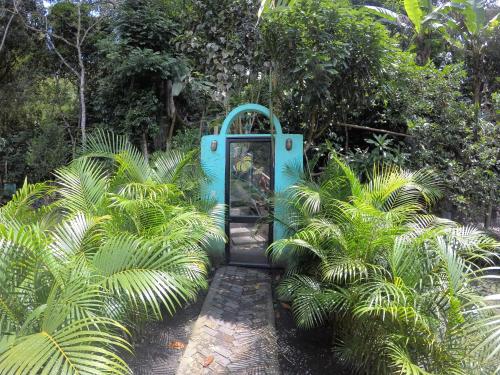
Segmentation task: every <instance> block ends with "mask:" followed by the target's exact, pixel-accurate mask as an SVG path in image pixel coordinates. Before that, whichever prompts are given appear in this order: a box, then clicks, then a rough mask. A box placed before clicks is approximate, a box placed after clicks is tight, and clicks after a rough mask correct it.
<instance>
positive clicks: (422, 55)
mask: <svg viewBox="0 0 500 375" xmlns="http://www.w3.org/2000/svg"><path fill="white" fill-rule="evenodd" d="M415 44H416V46H417V56H416V58H415V62H416V63H417V65H420V66H424V65H425V64H427V62H428V61H429V59H430V57H431V45H430V43H429V39H428V37H427V35H417V37H416V41H415Z"/></svg>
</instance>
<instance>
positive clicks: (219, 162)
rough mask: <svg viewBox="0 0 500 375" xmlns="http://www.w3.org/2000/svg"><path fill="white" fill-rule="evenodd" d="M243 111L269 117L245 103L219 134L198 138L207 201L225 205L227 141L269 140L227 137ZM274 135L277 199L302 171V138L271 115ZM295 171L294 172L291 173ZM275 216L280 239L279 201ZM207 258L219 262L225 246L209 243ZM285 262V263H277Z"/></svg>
mask: <svg viewBox="0 0 500 375" xmlns="http://www.w3.org/2000/svg"><path fill="white" fill-rule="evenodd" d="M246 112H258V113H260V114H262V115H264V116H266V117H267V118H270V111H269V109H267V108H266V107H264V106H262V105H259V104H244V105H241V106H239V107H237V108H235V109H233V110H232V111H231V112H230V113H229V114H228V116H227V117H226V119H225V120H224V122H223V124H222V128H221V133H220V134H219V135H206V136H204V137H202V139H201V165H202V167H203V170H204V171H205V173H206V174H207V175H208V177H209V182H208V183H207V184H205V186H203V191H202V192H203V195H204V196H205V197H207V198H210V199H215V200H216V201H217V203H219V204H226V202H225V201H224V200H225V183H226V181H225V178H226V176H225V169H226V139H227V138H231V137H233V136H234V137H238V138H242V137H271V135H269V134H231V135H228V134H227V133H228V132H229V129H230V127H231V124H232V123H233V122H234V120H236V118H238V116H239V115H241V114H242V113H246ZM273 125H274V128H275V134H274V135H273V141H274V150H275V153H274V167H275V171H274V190H275V193H276V195H277V196H279V195H280V194H283V193H284V192H285V190H286V189H287V188H288V187H289V186H291V185H293V184H294V183H295V182H296V181H297V179H298V177H299V172H301V171H302V168H303V156H302V155H303V143H304V140H303V136H302V135H300V134H283V133H282V130H281V124H280V122H279V120H278V118H277V117H276V116H273ZM287 139H291V141H292V148H291V150H287V149H286V141H287ZM212 141H216V142H217V149H216V150H215V151H212V150H211V144H212ZM290 171H295V173H290ZM275 216H276V218H277V219H279V220H276V221H275V222H274V225H273V237H274V238H273V239H274V240H277V239H280V238H283V236H284V235H285V228H284V226H283V225H282V224H281V223H280V222H279V221H280V220H286V218H285V217H284V216H285V213H284V208H283V204H282V203H280V199H277V200H276V202H275ZM209 251H210V255H211V257H212V258H213V259H214V261H215V262H216V263H220V262H222V260H223V259H224V255H225V244H224V243H222V242H220V243H212V244H211V246H210V249H209ZM279 263H281V264H282V263H284V261H282V262H279Z"/></svg>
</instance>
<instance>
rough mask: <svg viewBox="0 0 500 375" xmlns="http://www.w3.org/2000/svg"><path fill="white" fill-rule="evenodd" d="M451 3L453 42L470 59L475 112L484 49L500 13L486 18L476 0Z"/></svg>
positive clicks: (479, 98) (480, 89) (483, 76)
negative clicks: (452, 4) (452, 11)
mask: <svg viewBox="0 0 500 375" xmlns="http://www.w3.org/2000/svg"><path fill="white" fill-rule="evenodd" d="M454 4H455V5H456V6H455V8H456V11H455V12H454V18H455V19H456V22H454V23H453V24H452V26H453V31H455V32H456V33H457V34H458V38H456V40H457V42H456V43H455V45H456V46H457V47H458V48H459V49H461V50H463V51H464V52H465V54H466V56H467V57H468V59H469V61H470V63H469V64H470V68H471V73H472V77H471V78H472V79H471V81H472V93H473V95H472V97H473V102H474V104H475V105H476V109H477V111H478V110H479V108H480V105H481V95H482V89H483V85H484V82H485V81H486V73H485V61H484V60H485V50H486V48H487V47H488V44H489V43H490V40H491V37H492V36H493V33H494V32H495V30H497V31H498V27H499V26H500V13H496V15H495V16H493V17H491V18H490V19H488V17H487V14H486V7H485V5H484V3H483V2H481V1H478V0H456V1H455V2H454Z"/></svg>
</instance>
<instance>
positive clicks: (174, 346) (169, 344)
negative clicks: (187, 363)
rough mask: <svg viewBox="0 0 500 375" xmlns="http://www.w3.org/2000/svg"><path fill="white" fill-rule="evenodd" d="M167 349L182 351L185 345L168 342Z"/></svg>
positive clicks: (177, 342)
mask: <svg viewBox="0 0 500 375" xmlns="http://www.w3.org/2000/svg"><path fill="white" fill-rule="evenodd" d="M168 347H169V348H170V349H184V348H185V347H186V344H184V343H183V342H181V341H177V340H176V341H170V342H169V343H168Z"/></svg>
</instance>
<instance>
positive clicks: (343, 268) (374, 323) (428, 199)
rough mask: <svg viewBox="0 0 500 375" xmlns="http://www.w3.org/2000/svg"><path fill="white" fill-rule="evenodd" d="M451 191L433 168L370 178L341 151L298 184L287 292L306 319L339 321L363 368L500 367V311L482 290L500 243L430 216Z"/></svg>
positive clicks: (277, 250)
mask: <svg viewBox="0 0 500 375" xmlns="http://www.w3.org/2000/svg"><path fill="white" fill-rule="evenodd" d="M439 196H440V191H439V184H438V182H437V180H436V179H435V178H434V177H433V175H432V174H431V173H430V172H427V171H418V172H415V173H412V172H409V171H405V170H402V169H400V168H399V167H396V166H379V167H374V169H373V172H372V174H371V176H370V177H369V178H368V181H367V182H365V183H362V182H361V181H360V180H359V178H358V177H357V176H356V174H355V173H354V172H353V171H352V170H351V169H350V168H349V167H348V166H347V165H345V164H344V163H343V162H341V161H340V160H339V159H337V158H334V159H333V160H332V162H331V163H330V164H329V165H328V168H327V170H326V172H325V173H324V175H323V176H322V177H321V178H320V180H319V181H303V182H302V183H300V184H297V185H296V186H293V187H292V188H291V190H290V192H289V197H288V200H289V209H288V210H289V212H287V213H286V215H287V217H289V218H293V219H294V220H293V221H292V225H291V226H290V228H289V230H290V235H289V237H288V238H286V239H283V240H279V241H276V242H275V243H273V244H272V245H271V247H270V249H269V251H270V255H271V256H272V257H274V258H279V257H281V256H283V254H285V253H286V254H287V258H288V259H291V260H292V262H291V264H290V266H289V268H288V271H287V277H286V278H285V279H284V280H283V282H282V283H281V285H280V286H279V288H278V293H279V295H280V296H281V298H284V299H287V300H290V301H291V306H292V310H293V313H294V316H295V319H296V322H297V324H298V325H299V326H301V327H304V328H309V327H313V326H318V325H322V324H325V323H327V322H328V323H330V324H332V325H333V330H334V333H335V343H336V345H335V349H336V352H337V354H338V356H339V358H340V359H341V360H342V361H343V362H345V363H346V365H348V366H350V368H351V369H352V371H353V372H357V373H366V374H368V373H369V374H389V373H401V374H429V373H432V374H483V373H492V372H493V371H495V370H498V369H496V368H495V366H497V365H498V363H495V358H496V357H495V356H496V355H497V354H498V351H499V346H498V344H499V332H500V324H499V322H500V319H499V317H498V315H497V316H496V317H495V316H494V314H493V309H494V307H493V306H494V305H493V306H491V305H487V304H486V301H485V300H484V298H481V297H480V296H478V295H477V293H475V289H474V287H473V284H474V282H476V281H477V280H479V279H480V278H483V277H487V275H488V272H489V271H490V270H491V269H493V268H494V267H486V268H485V267H481V266H479V265H478V264H483V265H484V264H485V265H489V266H491V265H492V264H491V263H492V262H493V259H494V257H495V256H496V254H495V253H494V250H495V248H496V247H497V246H498V243H497V242H495V241H494V240H492V239H491V238H489V237H487V236H486V235H484V234H483V233H481V232H480V231H478V230H477V229H475V228H472V227H461V226H459V225H457V224H456V223H454V222H451V221H448V220H444V219H439V218H437V217H435V216H433V215H430V214H429V213H428V212H427V211H428V208H429V207H430V205H431V204H432V203H434V202H435V201H436V200H437V199H438V198H439ZM497 307H498V306H497ZM487 371H491V372H487Z"/></svg>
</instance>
